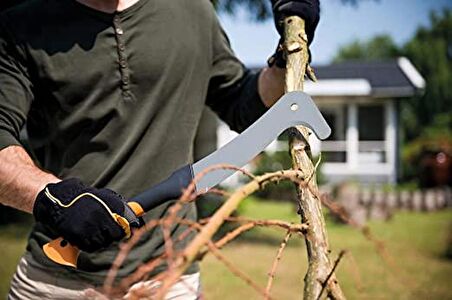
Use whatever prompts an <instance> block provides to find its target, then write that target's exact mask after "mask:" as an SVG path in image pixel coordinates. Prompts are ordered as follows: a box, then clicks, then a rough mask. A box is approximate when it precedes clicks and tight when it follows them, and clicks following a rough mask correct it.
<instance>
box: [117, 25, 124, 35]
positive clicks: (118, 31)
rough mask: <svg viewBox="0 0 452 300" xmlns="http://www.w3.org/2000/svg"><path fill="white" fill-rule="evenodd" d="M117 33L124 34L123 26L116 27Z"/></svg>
mask: <svg viewBox="0 0 452 300" xmlns="http://www.w3.org/2000/svg"><path fill="white" fill-rule="evenodd" d="M116 33H117V34H119V35H122V34H123V33H124V31H123V30H122V28H120V27H118V28H116Z"/></svg>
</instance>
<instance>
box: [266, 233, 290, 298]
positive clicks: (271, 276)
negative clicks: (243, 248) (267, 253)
mask: <svg viewBox="0 0 452 300" xmlns="http://www.w3.org/2000/svg"><path fill="white" fill-rule="evenodd" d="M291 235H292V232H291V231H290V230H289V231H287V234H286V236H285V237H284V240H283V241H282V242H281V245H280V246H279V249H278V252H277V253H276V257H275V260H274V261H273V264H272V267H271V269H270V272H269V273H268V281H267V288H266V289H265V294H266V296H265V299H269V297H270V290H271V288H272V285H273V280H274V278H275V274H276V268H277V267H278V264H279V262H280V261H281V258H282V253H283V251H284V249H285V248H286V246H287V242H288V241H289V239H290V236H291Z"/></svg>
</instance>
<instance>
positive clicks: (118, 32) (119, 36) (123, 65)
mask: <svg viewBox="0 0 452 300" xmlns="http://www.w3.org/2000/svg"><path fill="white" fill-rule="evenodd" d="M113 26H114V29H115V37H116V48H117V51H118V64H119V73H120V75H121V83H120V85H121V93H122V97H123V99H124V100H125V101H130V100H132V97H131V91H130V70H129V65H128V62H127V54H126V45H125V42H124V29H123V26H122V24H121V17H120V16H119V15H116V16H115V17H114V18H113Z"/></svg>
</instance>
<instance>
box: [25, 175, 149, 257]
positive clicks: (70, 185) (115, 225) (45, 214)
mask: <svg viewBox="0 0 452 300" xmlns="http://www.w3.org/2000/svg"><path fill="white" fill-rule="evenodd" d="M33 215H34V216H35V219H36V221H37V222H41V223H43V224H45V225H48V226H50V227H51V228H52V229H53V230H55V231H56V232H57V233H58V234H60V235H61V236H62V237H63V238H64V239H65V240H67V241H68V242H69V243H71V244H72V245H74V246H76V247H78V248H79V249H80V250H83V251H87V252H94V251H97V250H100V249H102V248H105V247H107V246H109V245H111V244H112V243H113V242H114V241H119V240H121V239H122V238H124V237H129V236H130V235H131V227H140V226H141V225H142V220H141V219H140V218H138V217H137V216H136V215H135V214H134V212H133V211H132V210H131V209H130V207H129V206H128V205H127V204H126V202H125V200H124V199H123V198H122V197H121V196H120V195H119V194H117V193H115V192H113V191H112V190H109V189H96V188H93V187H89V186H86V185H84V184H83V183H82V182H81V181H80V180H78V179H75V178H72V179H67V180H64V181H61V182H59V183H51V184H48V185H47V186H46V187H45V188H44V189H43V190H42V191H41V192H40V193H39V194H38V196H37V197H36V201H35V204H34V207H33Z"/></svg>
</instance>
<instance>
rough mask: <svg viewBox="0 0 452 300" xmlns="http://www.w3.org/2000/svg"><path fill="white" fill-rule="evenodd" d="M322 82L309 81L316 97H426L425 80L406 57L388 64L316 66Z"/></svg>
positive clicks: (364, 62) (382, 62)
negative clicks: (424, 91)
mask: <svg viewBox="0 0 452 300" xmlns="http://www.w3.org/2000/svg"><path fill="white" fill-rule="evenodd" d="M314 71H315V73H316V75H317V78H318V82H316V83H313V82H310V81H307V82H306V84H305V90H306V92H307V93H309V94H311V95H313V96H372V97H391V98H397V97H410V96H413V95H415V94H418V93H422V91H423V90H424V88H425V80H424V78H423V77H422V76H421V75H420V74H419V72H418V71H417V70H416V68H415V67H414V66H413V64H412V63H411V62H410V61H409V60H408V59H407V58H405V57H400V58H397V59H392V60H387V61H348V62H343V63H337V64H331V65H327V66H317V67H316V66H314Z"/></svg>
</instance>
